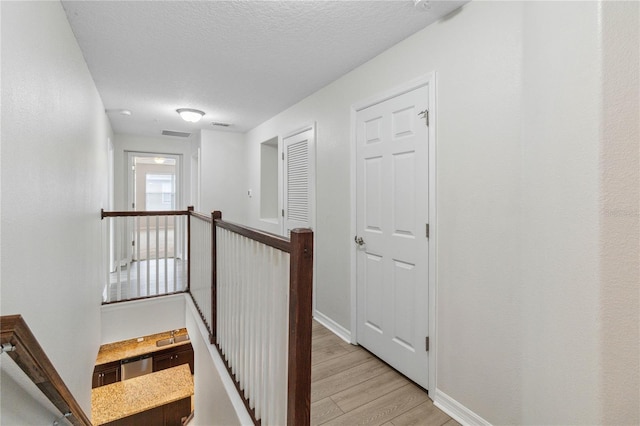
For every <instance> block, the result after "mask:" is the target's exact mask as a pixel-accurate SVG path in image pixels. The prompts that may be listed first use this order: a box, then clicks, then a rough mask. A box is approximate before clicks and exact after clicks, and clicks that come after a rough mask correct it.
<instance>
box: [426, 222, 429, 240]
mask: <svg viewBox="0 0 640 426" xmlns="http://www.w3.org/2000/svg"><path fill="white" fill-rule="evenodd" d="M426 235H427V238H429V224H428V223H427V229H426Z"/></svg>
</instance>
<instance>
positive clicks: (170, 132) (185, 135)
mask: <svg viewBox="0 0 640 426" xmlns="http://www.w3.org/2000/svg"><path fill="white" fill-rule="evenodd" d="M162 134H163V135H164V136H175V137H177V138H188V137H189V136H191V133H186V132H174V131H173V130H163V131H162Z"/></svg>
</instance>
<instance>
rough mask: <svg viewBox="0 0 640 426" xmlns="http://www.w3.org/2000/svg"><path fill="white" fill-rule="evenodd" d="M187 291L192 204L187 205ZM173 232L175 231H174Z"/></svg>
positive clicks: (189, 272)
mask: <svg viewBox="0 0 640 426" xmlns="http://www.w3.org/2000/svg"><path fill="white" fill-rule="evenodd" d="M187 211H188V212H189V214H187V291H191V212H193V206H187ZM174 232H175V231H174Z"/></svg>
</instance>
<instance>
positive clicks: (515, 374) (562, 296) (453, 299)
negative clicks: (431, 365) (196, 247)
mask: <svg viewBox="0 0 640 426" xmlns="http://www.w3.org/2000/svg"><path fill="white" fill-rule="evenodd" d="M615 4H617V2H614V3H612V4H611V5H608V4H607V5H606V7H605V6H603V5H602V4H600V3H597V2H566V3H565V2H524V3H523V2H472V3H469V4H467V5H466V6H465V7H464V8H463V9H461V10H459V11H458V12H456V13H454V14H452V15H451V16H449V17H447V18H445V19H443V20H441V21H440V22H437V23H435V24H433V25H431V26H429V27H427V28H426V29H425V30H423V31H421V32H419V33H417V34H415V35H414V36H412V37H410V38H408V39H407V40H405V41H403V42H401V43H399V44H398V45H396V46H394V47H392V48H391V49H389V50H388V51H386V52H384V53H383V54H381V55H379V56H378V57H376V58H374V59H373V60H371V61H369V62H368V63H366V64H364V65H363V66H361V67H359V68H357V69H355V70H354V71H352V72H350V73H349V74H347V75H345V76H344V77H342V78H340V79H338V80H337V81H335V82H333V83H332V84H330V85H328V86H326V87H325V88H323V89H321V90H320V91H318V92H316V93H315V94H313V95H311V96H309V97H308V98H306V99H304V100H303V101H301V102H300V103H298V104H296V105H294V106H293V107H291V108H289V109H288V110H286V111H284V112H282V113H280V114H278V115H277V116H275V117H273V118H272V119H270V120H268V121H267V122H265V123H263V124H262V125H260V126H258V127H257V128H255V129H253V130H252V131H250V132H249V133H248V134H247V150H248V151H247V159H248V163H249V167H248V176H249V181H248V186H249V187H251V188H254V191H255V188H259V172H258V171H259V165H260V155H259V152H260V143H261V142H263V141H265V140H267V139H269V138H271V137H273V136H274V135H282V134H284V133H286V132H288V131H290V130H291V129H294V128H296V127H299V126H300V125H302V124H304V123H309V122H314V121H315V122H316V123H317V212H318V214H317V218H318V219H317V226H316V247H317V251H316V256H317V265H316V266H317V283H316V285H317V292H316V304H317V309H318V311H320V312H321V313H322V314H324V315H325V316H327V317H329V318H330V319H331V320H333V321H335V322H336V323H337V324H338V325H339V326H341V327H343V328H345V329H347V330H348V329H350V328H351V324H350V316H351V312H350V307H351V302H350V300H349V298H350V297H349V296H350V293H349V291H350V272H351V269H350V268H351V265H350V254H351V251H352V250H353V243H352V241H351V240H352V238H353V235H351V234H350V232H351V230H350V226H349V224H350V220H351V211H350V206H351V198H352V197H353V196H354V195H353V194H351V193H350V187H349V184H348V182H349V179H350V166H351V159H350V144H351V140H350V115H349V113H350V106H351V105H352V104H354V103H356V102H358V101H360V100H362V99H366V98H369V97H371V96H372V95H375V94H376V93H379V92H382V91H384V90H386V89H389V88H391V87H394V86H396V85H399V84H401V83H403V82H405V81H408V80H411V79H413V78H415V77H417V76H420V75H423V74H425V73H427V72H431V71H435V72H436V73H437V99H436V101H437V122H436V123H435V125H436V132H437V138H436V139H437V140H436V144H437V159H436V162H437V194H436V195H437V203H438V204H437V214H438V224H437V229H435V232H436V234H437V244H438V253H437V256H438V258H437V293H438V301H437V321H438V323H437V327H438V335H437V344H436V348H435V350H434V352H435V353H437V357H438V358H437V359H438V367H437V372H435V373H436V374H437V389H435V392H434V390H431V392H430V395H431V396H432V397H434V398H435V399H436V401H440V403H442V404H445V405H446V406H447V408H448V409H458V410H461V411H460V413H462V415H467V417H466V418H465V419H466V420H469V419H476V420H478V421H482V420H484V421H488V422H490V423H494V424H520V423H529V424H569V423H570V424H586V423H590V424H592V423H602V422H603V419H604V418H605V412H606V413H607V414H606V418H611V419H615V420H616V423H617V422H618V421H619V420H624V422H622V423H637V418H638V414H637V413H638V406H637V405H638V404H637V401H638V398H637V395H638V387H639V386H638V375H637V371H638V360H639V359H640V357H639V356H638V344H637V342H638V318H639V316H638V291H637V283H638V272H637V271H638V267H637V264H638V259H639V258H640V255H639V253H638V243H637V239H636V237H631V238H630V239H628V240H627V242H628V244H623V245H622V246H620V245H619V240H620V239H621V238H622V239H625V238H628V237H625V236H624V235H621V233H622V232H623V229H624V227H623V223H622V221H620V223H618V224H617V225H616V226H618V228H616V230H617V233H615V234H603V233H602V229H601V228H600V226H601V221H602V220H603V219H604V217H603V213H602V211H601V208H602V207H603V201H602V200H603V199H604V200H605V201H604V205H610V206H615V205H620V206H622V207H620V208H622V209H623V210H621V211H624V212H630V213H628V214H627V215H626V216H628V217H627V219H626V221H624V222H625V224H630V225H631V226H630V228H628V229H630V233H631V234H633V235H638V234H639V232H638V231H637V227H638V214H637V212H638V210H637V208H638V204H639V203H638V182H639V178H638V163H637V156H638V146H637V132H638V110H637V103H633V102H637V101H629V100H628V99H629V97H631V99H636V100H637V97H633V96H631V95H630V94H637V93H638V89H637V84H638V83H637V75H638V73H637V66H638V60H637V55H638V53H637V52H638V29H637V27H638V25H637V24H638V19H637V14H638V12H637V4H636V5H633V3H621V4H619V5H615ZM619 8H621V9H619ZM625 8H626V9H625ZM609 9H610V12H607V11H608V10H609ZM608 18H609V19H611V22H609V23H608V24H607V25H603V20H606V19H608ZM603 30H604V32H602V31H603ZM601 37H603V38H601ZM621 39H623V40H625V41H626V42H625V43H622V44H621V43H620V40H621ZM603 43H604V44H603ZM603 49H604V52H605V53H606V52H611V54H612V55H613V56H612V59H618V57H617V56H620V57H624V56H625V55H626V60H625V61H624V62H622V63H621V64H622V65H611V64H609V63H608V62H607V63H606V65H605V62H604V61H603V56H602V55H603ZM616 52H617V53H616ZM625 52H626V53H625ZM630 52H633V53H630ZM616 55H617V56H616ZM629 57H630V59H629ZM614 63H616V64H618V63H619V62H615V61H614ZM603 67H604V74H605V77H607V79H609V78H611V79H613V80H615V81H616V82H617V83H616V84H615V85H614V86H615V87H614V89H615V92H614V93H613V94H611V93H609V94H607V96H609V97H610V99H607V96H605V102H604V103H603V101H602V95H603V91H605V89H604V88H603V84H604V86H606V87H608V86H607V81H608V80H605V81H604V82H603V81H602V80H601V78H602V72H603ZM620 81H622V83H621V82H620ZM634 82H635V83H634ZM634 84H635V85H634ZM622 100H626V104H624V107H622V106H621V105H620V102H621V101H622ZM629 102H631V103H629ZM629 108H630V109H629ZM623 110H624V111H626V110H629V111H631V112H629V113H628V115H624V114H623V117H626V122H624V124H623V125H622V126H620V125H619V123H618V127H620V128H619V129H617V130H616V131H610V132H609V133H607V132H605V135H606V136H607V138H608V139H616V138H617V136H619V135H620V134H622V135H624V137H625V138H626V139H625V141H627V142H626V145H625V142H618V145H625V148H624V149H623V150H619V149H617V148H615V147H612V146H611V145H610V144H607V143H606V141H605V140H603V138H602V135H603V134H602V133H601V132H602V131H603V129H606V126H604V125H603V111H604V112H605V114H611V117H610V118H609V120H611V121H615V119H616V117H619V116H620V114H621V113H622V112H623ZM623 121H624V120H623ZM634 135H635V136H634ZM634 137H635V139H634ZM603 149H604V151H605V152H606V151H609V152H610V153H611V154H619V155H611V156H610V157H611V158H609V160H608V161H607V162H605V163H603V162H602V154H603ZM618 163H619V164H618ZM618 165H622V166H624V168H623V171H621V172H619V173H618V172H616V173H614V176H615V177H616V179H617V180H616V181H615V184H614V185H612V186H614V187H615V188H610V189H608V190H606V189H603V187H602V180H603V179H604V180H605V181H606V179H608V178H609V175H610V172H608V171H607V170H608V167H610V166H611V167H614V168H617V167H618ZM616 170H617V169H616ZM608 191H612V192H613V193H612V194H611V196H609V195H608V194H607V192H608ZM603 197H604V198H603ZM258 200H259V197H254V198H253V199H250V200H249V203H248V207H249V217H248V218H247V221H248V223H249V224H250V225H251V226H256V227H262V228H263V229H267V230H269V228H268V226H267V225H264V224H262V223H261V222H260V221H259V211H260V206H259V202H258ZM605 216H606V215H605ZM634 230H635V231H634ZM634 232H635V234H634ZM612 235H615V237H614V236H612ZM622 247H624V248H622ZM629 247H630V251H629V250H626V249H627V248H629ZM619 252H623V253H624V255H623V256H621V257H619V256H617V254H621V253H619ZM603 262H604V263H603ZM603 268H606V270H607V271H609V273H603V271H604V269H603ZM613 271H617V272H618V273H619V274H621V276H620V277H618V278H616V277H614V276H613V275H612V274H613ZM604 291H606V292H607V295H606V296H604V295H603V292H604ZM607 298H611V300H610V301H607ZM618 307H623V308H624V309H622V310H618V309H617V308H618ZM603 321H604V326H605V328H606V329H607V330H608V331H610V332H613V331H614V330H615V329H616V327H618V326H622V330H624V332H626V333H629V334H628V335H627V334H622V333H619V332H615V333H613V337H612V336H611V334H608V337H606V338H604V339H603V331H602V328H603ZM624 336H629V337H628V338H629V340H628V341H626V340H625V337H624ZM609 343H611V344H613V349H605V347H606V346H607V345H608V344H609ZM432 354H433V352H432ZM603 360H604V361H605V363H603V362H602V361H603ZM620 361H622V365H623V366H624V367H622V368H620V367H616V365H617V363H618V362H620ZM609 371H611V372H615V379H614V378H611V377H610V376H609ZM624 371H627V372H628V373H631V378H629V376H628V375H627V377H625V376H624ZM432 374H433V372H432ZM603 384H606V389H607V390H608V392H613V395H615V398H618V397H619V398H618V399H616V400H615V404H613V405H614V406H615V407H616V409H615V410H613V409H609V408H603V407H604V406H605V405H606V403H607V402H608V401H610V402H613V399H612V398H610V397H609V396H605V388H603V387H602V385H603ZM620 413H623V414H620Z"/></svg>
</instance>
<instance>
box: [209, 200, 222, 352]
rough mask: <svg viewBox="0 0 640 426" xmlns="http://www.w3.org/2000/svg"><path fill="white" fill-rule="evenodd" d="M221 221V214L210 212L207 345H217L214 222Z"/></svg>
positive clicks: (216, 274) (215, 239) (216, 281)
mask: <svg viewBox="0 0 640 426" xmlns="http://www.w3.org/2000/svg"><path fill="white" fill-rule="evenodd" d="M220 219H222V212H221V211H219V210H215V211H213V212H211V336H209V343H211V344H217V339H218V318H217V317H218V309H217V308H218V263H217V260H218V249H217V238H216V235H217V233H216V220H220Z"/></svg>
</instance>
